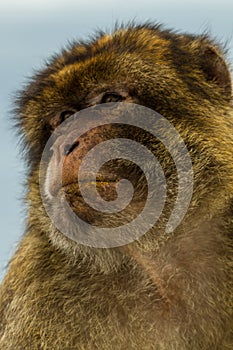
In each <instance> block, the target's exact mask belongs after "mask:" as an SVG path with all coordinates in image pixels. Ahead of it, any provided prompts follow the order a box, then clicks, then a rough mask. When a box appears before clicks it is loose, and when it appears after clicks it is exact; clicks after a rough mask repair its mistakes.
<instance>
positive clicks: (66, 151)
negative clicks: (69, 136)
mask: <svg viewBox="0 0 233 350" xmlns="http://www.w3.org/2000/svg"><path fill="white" fill-rule="evenodd" d="M78 146H79V141H75V142H74V143H73V144H72V145H71V144H67V145H65V147H64V155H65V156H68V155H69V154H70V153H72V152H73V150H74V149H75V148H76V147H78Z"/></svg>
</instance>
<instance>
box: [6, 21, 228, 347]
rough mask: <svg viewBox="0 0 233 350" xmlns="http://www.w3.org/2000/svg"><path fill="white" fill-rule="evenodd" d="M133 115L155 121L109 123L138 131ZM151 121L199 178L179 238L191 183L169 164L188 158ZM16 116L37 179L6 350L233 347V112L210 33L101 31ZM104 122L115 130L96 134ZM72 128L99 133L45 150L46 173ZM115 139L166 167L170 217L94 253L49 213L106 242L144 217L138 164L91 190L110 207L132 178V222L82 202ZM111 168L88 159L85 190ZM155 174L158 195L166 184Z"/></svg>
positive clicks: (54, 64) (52, 65)
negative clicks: (181, 203) (173, 222)
mask: <svg viewBox="0 0 233 350" xmlns="http://www.w3.org/2000/svg"><path fill="white" fill-rule="evenodd" d="M130 106H132V108H135V115H137V106H138V108H139V109H140V108H144V109H145V114H143V113H141V114H140V113H139V114H140V118H139V119H140V121H141V123H142V124H141V126H140V127H139V126H137V125H129V124H128V125H126V124H124V123H119V122H118V123H112V124H111V120H112V121H113V120H114V118H116V120H118V119H117V118H118V115H119V114H120V113H121V111H122V110H123V109H124V108H125V109H126V112H125V113H126V117H125V120H128V119H127V118H128V117H127V115H129V118H130V110H131V108H130ZM86 110H87V111H89V112H88V113H89V114H90V115H91V117H90V119H89V120H88V121H87V122H86V121H85V118H86V117H85V111H86ZM148 110H150V111H152V112H155V113H157V114H159V115H160V116H162V117H163V118H164V119H166V120H167V121H168V122H169V123H170V124H171V125H172V127H173V128H174V129H175V130H176V131H177V133H178V134H179V135H180V137H181V139H182V140H183V142H184V145H185V147H186V149H187V152H188V155H189V157H190V164H191V165H192V167H191V170H190V169H189V173H187V174H186V175H187V176H188V175H190V174H191V173H192V184H190V186H192V195H191V197H190V203H188V206H187V210H186V212H185V214H184V215H183V217H182V220H180V222H179V223H178V225H177V226H176V227H175V228H174V229H172V230H170V231H169V232H168V231H167V230H166V227H167V226H166V225H167V223H168V221H169V217H170V216H171V213H172V211H173V209H174V206H175V205H176V199H177V196H178V193H179V187H180V184H182V183H183V182H182V181H183V178H182V177H181V176H180V175H179V174H178V173H179V172H178V171H177V167H176V161H175V160H174V157H173V155H172V154H174V155H176V154H178V156H177V157H178V159H179V164H180V165H181V167H182V164H183V163H182V162H183V158H182V157H181V156H179V152H178V151H179V150H178V151H177V152H178V153H176V152H175V151H174V149H175V148H174V147H176V145H175V141H174V139H173V137H172V133H171V134H169V132H167V133H166V137H167V138H168V141H169V142H170V143H172V141H173V146H174V147H171V149H172V150H173V153H171V152H170V151H169V150H168V148H167V147H166V145H165V144H164V143H163V142H162V141H161V140H158V139H156V137H155V136H154V133H153V132H154V130H156V128H152V129H153V132H152V130H151V132H149V131H148V130H143V128H142V125H143V123H144V124H145V125H146V124H147V121H148V118H149V117H147V112H148ZM110 111H111V112H110ZM140 111H142V110H141V109H140ZM140 111H139V112H140ZM127 113H128V114H127ZM148 113H149V112H148ZM16 114H17V127H18V129H19V130H20V133H21V135H23V143H24V145H25V154H26V158H27V161H28V168H29V171H28V181H27V186H28V191H27V198H26V200H27V206H28V216H27V225H26V230H25V234H24V236H23V238H22V240H21V243H20V244H19V247H18V249H17V251H16V253H15V255H14V256H13V258H12V259H11V261H10V263H9V267H8V271H7V274H6V276H5V278H4V280H3V282H2V285H1V289H0V349H4V350H39V349H40V350H42V349H43V350H53V349H54V350H73V349H77V350H82V349H83V350H93V349H101V350H109V349H116V350H123V349H124V350H125V349H132V350H134V349H138V350H149V349H151V350H152V349H153V350H214V349H215V350H227V349H232V348H233V332H232V331H233V322H232V321H233V319H232V305H233V289H232V287H233V283H232V282H233V273H232V265H233V249H232V232H233V109H232V95H231V76H230V71H229V65H228V63H227V62H226V58H225V52H224V50H223V49H222V48H221V46H220V45H219V44H217V43H216V42H214V41H213V40H212V39H211V38H209V36H207V35H189V34H179V33H176V32H173V31H171V30H166V29H163V27H161V26H160V25H153V24H148V23H146V24H143V25H135V24H131V25H129V26H126V27H120V28H118V29H116V30H115V31H114V32H113V33H111V34H105V33H100V34H97V36H96V38H95V39H92V40H90V41H88V42H82V41H80V42H74V43H72V44H71V45H70V46H69V47H67V48H66V49H64V50H63V51H62V52H61V53H60V54H58V55H57V56H54V57H53V58H52V59H51V60H50V61H49V62H48V63H47V65H46V67H45V68H44V69H42V70H41V71H40V72H38V73H37V74H36V75H35V76H34V78H33V79H32V80H31V81H30V83H29V84H28V85H27V87H26V88H25V89H24V90H23V91H22V92H21V94H20V96H19V97H18V99H17V111H16ZM133 114H134V113H133ZM95 115H96V120H97V119H98V120H102V119H103V121H104V120H105V118H108V123H104V122H103V123H102V124H103V125H102V126H100V127H96V126H95V125H94V124H93V125H94V126H93V125H92V123H94V119H95ZM135 115H134V116H135ZM74 116H78V118H77V119H75V118H74V119H73V120H74V123H76V124H75V125H77V123H80V125H81V127H80V128H82V127H84V129H85V125H87V124H88V123H89V124H90V125H89V124H88V125H89V126H90V128H89V129H90V130H89V131H86V132H85V133H83V134H82V135H80V136H79V137H76V139H75V136H74V137H73V136H72V135H73V130H72V127H71V128H70V129H68V131H67V135H68V138H69V139H70V140H71V142H68V143H67V142H65V140H67V138H64V139H63V138H62V136H58V137H57V139H56V137H55V139H56V142H58V143H59V146H56V145H57V143H56V142H54V145H55V146H54V147H50V148H49V151H50V152H51V155H50V154H49V157H48V166H47V168H46V169H45V171H44V173H43V167H42V170H41V164H42V163H43V162H42V161H41V160H42V158H43V157H42V154H43V152H44V149H45V148H46V144H47V142H48V141H49V140H51V137H53V135H60V134H59V132H58V130H61V129H59V128H61V125H63V124H64V123H68V122H69V120H71V119H72V118H73V117H74ZM82 116H83V117H82ZM101 118H102V119H101ZM111 118H113V119H111ZM87 119H88V118H87ZM82 123H83V125H82ZM73 125H74V124H73ZM71 136H72V137H71ZM119 138H120V139H130V140H134V141H135V142H136V143H140V144H142V145H143V147H144V148H147V149H148V150H150V154H152V155H154V156H155V157H156V159H157V161H158V163H159V164H160V167H158V171H160V170H162V172H163V173H164V178H165V180H166V199H165V201H164V206H163V210H162V212H161V215H160V217H159V218H158V220H157V221H156V222H155V223H154V224H153V225H151V227H150V228H149V229H148V230H147V232H145V233H144V234H143V235H140V236H139V235H137V232H136V231H137V229H138V230H139V228H135V232H128V233H129V235H130V234H131V233H132V235H134V234H135V235H136V238H135V239H132V240H128V241H127V242H125V244H120V243H119V244H115V245H113V244H112V245H110V246H107V244H106V245H104V244H102V243H101V244H100V246H98V244H93V245H92V244H85V242H82V241H81V242H80V241H79V239H78V237H79V234H81V235H82V236H83V237H85V236H88V235H89V233H87V232H86V231H85V225H84V226H82V225H81V224H80V226H77V227H76V226H75V225H73V226H72V234H69V233H68V232H65V231H66V229H65V230H61V229H59V227H58V226H57V225H56V220H55V221H54V220H53V219H52V217H51V215H49V213H48V210H47V209H46V201H47V202H49V205H50V209H51V210H52V213H53V215H54V217H56V218H57V219H58V220H59V218H60V221H61V222H62V224H64V226H63V227H66V228H67V230H69V225H68V224H69V220H66V219H64V218H67V217H66V211H65V210H63V208H62V207H61V206H60V204H59V205H55V204H54V203H55V202H56V203H57V201H58V203H61V202H62V201H61V198H63V199H64V198H65V201H66V203H68V205H69V208H70V210H72V213H73V214H72V215H75V216H78V217H80V218H81V219H82V222H83V221H84V222H86V223H88V225H89V227H94V228H96V229H98V231H96V232H103V236H104V235H105V233H104V232H105V231H104V228H106V227H107V228H108V230H109V231H108V232H110V233H111V232H112V233H113V236H114V232H115V231H114V230H115V229H116V228H118V227H123V226H124V225H127V224H129V223H130V222H131V221H133V220H134V219H135V218H137V216H138V215H140V213H142V211H143V208H144V207H145V205H146V202H147V195H148V194H149V192H150V188H151V186H149V184H148V183H147V180H148V179H147V177H146V176H145V174H144V171H143V169H141V168H140V166H137V165H136V164H134V163H133V162H130V160H129V159H126V158H120V157H119V158H117V159H116V157H115V158H114V157H113V159H112V160H108V161H107V162H106V163H105V164H103V166H102V167H101V168H100V170H99V172H98V174H97V176H96V182H95V181H94V182H95V184H94V186H95V188H96V189H97V192H98V194H99V197H100V198H102V199H103V200H104V202H105V203H109V205H113V204H112V203H114V201H115V200H116V199H117V193H118V192H117V188H116V187H117V183H119V181H120V180H121V179H127V180H128V181H129V182H130V183H131V185H132V188H133V197H132V200H131V202H130V203H129V204H128V205H127V206H126V207H125V210H121V211H116V212H113V213H109V212H101V211H98V210H96V209H95V208H94V209H93V208H92V207H91V206H90V205H88V204H87V203H86V202H85V200H84V199H83V197H82V195H81V193H80V183H79V182H78V179H77V169H79V168H80V167H81V163H82V161H83V159H84V156H85V155H86V154H87V153H88V152H91V150H92V149H93V147H95V146H96V145H98V144H101V142H104V141H107V140H109V139H112V140H115V141H114V142H117V140H116V139H119ZM144 148H143V149H144ZM179 149H181V148H179ZM106 152H107V150H106ZM109 153H111V152H110V151H109ZM135 153H136V151H135ZM90 154H91V153H90ZM102 156H104V152H99V153H97V156H96V158H95V157H94V156H93V157H91V156H90V159H91V160H90V161H93V164H92V165H91V166H90V167H89V168H87V169H86V170H87V171H86V174H85V176H83V177H82V178H81V182H83V183H84V187H85V186H86V187H87V188H89V187H90V186H91V185H93V178H92V175H91V171H92V169H93V166H94V165H95V162H97V161H98V159H99V158H101V157H102ZM61 158H62V169H61V173H59V171H58V166H57V164H58V163H57V162H59V159H61ZM141 158H143V157H141ZM145 163H146V162H145ZM146 165H148V168H149V171H150V170H151V168H150V164H149V162H148V164H147V163H146ZM146 165H145V167H146ZM159 169H160V170H159ZM41 171H42V175H40V174H41ZM89 171H90V173H89ZM152 175H154V177H155V185H156V186H157V187H158V188H160V189H161V191H162V190H163V186H159V183H160V182H159V181H160V180H158V181H157V177H158V178H159V176H157V177H156V176H155V175H156V174H152ZM183 175H184V180H185V178H186V177H185V176H186V175H185V171H184V172H183ZM41 179H42V180H43V179H44V180H43V181H41ZM152 187H153V186H152ZM157 187H156V188H157ZM90 188H91V187H90ZM130 188H131V187H130ZM181 188H182V186H181ZM187 188H188V189H190V188H191V187H187ZM156 191H157V190H156ZM156 191H155V192H156ZM158 191H159V190H158ZM123 192H124V193H125V196H126V195H128V193H127V190H126V191H123ZM43 193H44V194H45V196H43V195H42V194H43ZM93 193H94V192H93ZM119 193H120V192H119ZM121 193H122V192H121ZM185 193H186V192H185ZM187 193H188V191H187ZM93 196H94V195H93ZM44 198H46V199H45V200H44ZM184 198H185V196H184ZM97 202H98V201H97ZM101 203H102V202H101ZM152 209H153V210H154V208H152ZM53 215H52V216H53ZM89 236H90V235H89ZM89 236H88V237H89ZM93 237H94V235H93ZM107 238H108V237H107ZM107 238H106V239H107ZM96 242H97V243H98V234H96V235H95V243H96Z"/></svg>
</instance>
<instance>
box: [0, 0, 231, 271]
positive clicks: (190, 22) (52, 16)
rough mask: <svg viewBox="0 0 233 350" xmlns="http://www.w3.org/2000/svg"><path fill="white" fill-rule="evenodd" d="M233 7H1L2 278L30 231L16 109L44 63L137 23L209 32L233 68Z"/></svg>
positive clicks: (69, 1)
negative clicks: (70, 44)
mask: <svg viewBox="0 0 233 350" xmlns="http://www.w3.org/2000/svg"><path fill="white" fill-rule="evenodd" d="M232 18H233V2H232V0H222V1H214V0H213V1H210V0H207V1H203V0H202V1H201V0H198V1H192V0H191V1H185V0H173V1H172V0H163V1H152V0H143V1H142V0H140V1H137V0H135V1H132V0H129V1H126V0H118V1H107V0H99V1H94V0H90V1H88V0H86V1H84V0H76V1H75V0H66V1H65V0H61V1H53V0H51V1H50V2H48V1H47V0H33V1H30V0H20V1H17V0H8V1H5V3H3V2H1V3H0V39H1V40H0V42H1V54H0V63H1V64H0V77H1V78H0V105H1V113H0V123H1V127H0V146H1V162H0V164H1V172H0V194H1V195H0V220H1V231H0V278H1V277H2V276H3V274H4V267H5V265H6V263H7V260H8V259H9V257H10V256H11V255H12V253H13V252H14V250H15V248H16V246H17V242H18V241H19V239H20V237H21V236H22V234H23V231H24V218H25V208H24V204H23V200H22V198H23V193H24V186H23V184H24V181H25V178H24V167H23V159H22V157H21V154H20V150H19V147H18V139H17V137H16V135H15V133H14V132H13V130H12V122H11V121H10V114H11V113H10V110H11V108H12V101H13V99H14V94H15V91H16V90H17V89H20V88H21V87H22V86H23V84H24V83H25V82H26V81H27V77H29V76H31V75H32V74H33V70H34V69H39V68H40V67H42V65H43V61H44V59H46V58H47V57H49V56H50V55H51V54H53V53H54V52H57V51H59V49H60V48H61V47H62V46H63V45H65V44H66V42H67V41H68V40H70V39H73V38H82V39H85V38H87V37H88V36H89V35H90V34H92V33H93V32H94V30H95V29H96V28H101V29H106V30H108V29H110V30H111V28H112V27H113V25H114V23H115V22H116V21H117V20H118V21H119V22H122V21H123V22H127V21H129V20H131V19H135V20H136V21H138V22H142V21H145V20H148V19H150V20H153V21H157V22H161V23H164V24H165V25H166V26H167V27H169V28H175V29H177V30H180V31H185V32H191V33H198V34H200V33H202V32H203V31H206V30H208V31H209V32H210V33H211V34H212V35H213V36H214V37H216V38H217V39H218V40H220V41H221V42H224V43H227V46H228V48H229V60H230V61H231V62H232V64H233V48H232V44H233V39H232V38H233V21H232Z"/></svg>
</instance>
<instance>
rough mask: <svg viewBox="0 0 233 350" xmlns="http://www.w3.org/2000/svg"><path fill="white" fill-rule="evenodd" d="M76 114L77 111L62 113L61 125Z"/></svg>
mask: <svg viewBox="0 0 233 350" xmlns="http://www.w3.org/2000/svg"><path fill="white" fill-rule="evenodd" d="M74 113H75V111H72V110H68V111H62V112H61V113H60V123H62V122H64V121H65V120H66V119H67V118H69V117H70V116H71V115H72V114H74Z"/></svg>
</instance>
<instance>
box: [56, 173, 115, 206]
mask: <svg viewBox="0 0 233 350" xmlns="http://www.w3.org/2000/svg"><path fill="white" fill-rule="evenodd" d="M118 181H119V180H117V179H116V178H110V177H109V178H102V179H96V180H93V179H87V178H85V179H79V180H78V181H72V182H70V183H67V184H64V185H63V186H62V188H61V191H62V192H63V193H64V194H65V195H66V196H67V199H72V197H77V198H78V197H82V192H81V189H80V187H82V190H84V191H85V190H87V191H88V193H89V195H90V194H93V198H94V197H95V195H96V191H97V192H98V194H99V195H100V196H101V197H102V198H103V199H104V200H106V201H112V200H114V199H116V197H117V192H116V185H117V183H118Z"/></svg>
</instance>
